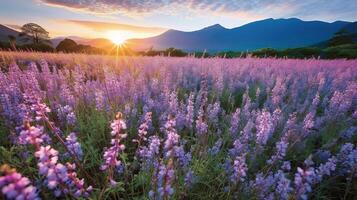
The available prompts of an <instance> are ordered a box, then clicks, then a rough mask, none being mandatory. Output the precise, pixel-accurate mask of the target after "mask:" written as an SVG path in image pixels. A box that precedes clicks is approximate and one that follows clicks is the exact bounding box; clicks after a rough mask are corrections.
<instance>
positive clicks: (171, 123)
mask: <svg viewBox="0 0 357 200" xmlns="http://www.w3.org/2000/svg"><path fill="white" fill-rule="evenodd" d="M175 125H176V121H175V118H174V117H170V116H169V117H168V120H167V122H166V124H165V129H166V140H165V142H164V153H165V158H169V157H172V156H174V155H175V152H174V149H175V146H177V145H178V144H179V141H180V136H179V135H178V134H177V132H176V129H175Z"/></svg>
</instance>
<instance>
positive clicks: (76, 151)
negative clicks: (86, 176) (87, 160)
mask: <svg viewBox="0 0 357 200" xmlns="http://www.w3.org/2000/svg"><path fill="white" fill-rule="evenodd" d="M65 144H66V146H67V148H68V150H69V151H71V153H72V154H73V155H75V156H76V157H77V158H78V159H79V160H82V159H83V152H82V148H81V144H80V143H79V142H78V138H77V136H76V133H73V132H72V133H70V134H69V135H68V136H67V137H66V142H65ZM66 155H67V156H69V155H68V153H66Z"/></svg>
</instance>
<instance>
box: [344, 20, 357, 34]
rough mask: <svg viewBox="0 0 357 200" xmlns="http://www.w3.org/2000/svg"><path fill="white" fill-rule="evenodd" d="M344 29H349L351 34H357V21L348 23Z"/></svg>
mask: <svg viewBox="0 0 357 200" xmlns="http://www.w3.org/2000/svg"><path fill="white" fill-rule="evenodd" d="M342 30H345V31H347V32H348V33H350V34H356V33H357V22H353V23H350V24H347V25H346V26H344V27H343V28H342Z"/></svg>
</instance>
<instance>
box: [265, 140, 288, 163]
mask: <svg viewBox="0 0 357 200" xmlns="http://www.w3.org/2000/svg"><path fill="white" fill-rule="evenodd" d="M288 145H289V143H288V142H285V141H283V140H282V141H280V142H277V143H276V153H275V154H274V155H273V156H272V157H271V158H270V159H269V160H268V161H267V163H268V164H274V163H275V162H276V161H278V160H282V159H283V158H284V157H285V155H286V151H287V148H288Z"/></svg>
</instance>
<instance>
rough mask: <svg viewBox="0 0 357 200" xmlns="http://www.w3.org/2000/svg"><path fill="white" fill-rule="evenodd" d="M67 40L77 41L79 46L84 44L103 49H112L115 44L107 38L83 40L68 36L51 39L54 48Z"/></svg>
mask: <svg viewBox="0 0 357 200" xmlns="http://www.w3.org/2000/svg"><path fill="white" fill-rule="evenodd" d="M65 38H68V39H71V40H73V41H75V42H76V43H77V44H82V45H89V46H92V47H97V48H101V49H111V48H112V47H113V43H112V42H111V41H110V40H108V39H105V38H95V39H88V38H82V37H78V36H68V37H56V38H53V39H51V42H52V46H53V47H57V45H58V44H59V43H60V42H61V41H62V40H64V39H65Z"/></svg>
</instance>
